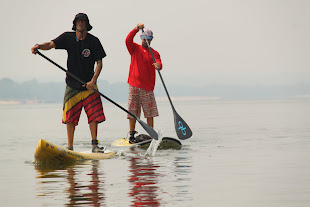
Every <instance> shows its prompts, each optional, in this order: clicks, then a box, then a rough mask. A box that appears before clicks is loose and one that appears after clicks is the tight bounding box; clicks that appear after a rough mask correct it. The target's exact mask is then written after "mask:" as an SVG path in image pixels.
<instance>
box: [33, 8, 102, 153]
mask: <svg viewBox="0 0 310 207" xmlns="http://www.w3.org/2000/svg"><path fill="white" fill-rule="evenodd" d="M91 29H92V26H91V25H90V23H89V19H88V17H87V15H86V14H83V13H79V14H77V15H76V16H75V18H74V20H73V27H72V30H74V31H75V32H65V33H63V34H61V35H60V36H59V37H57V38H56V39H54V40H52V41H50V42H46V43H43V44H36V45H35V46H34V47H32V48H31V51H32V53H33V54H36V52H35V51H36V50H38V49H41V50H50V49H52V48H55V49H64V50H66V51H67V53H68V60H67V67H68V71H70V72H71V73H73V74H74V75H75V76H77V77H78V78H80V79H81V80H83V81H84V82H86V83H87V84H86V85H82V84H81V83H80V82H78V81H76V80H75V79H74V78H72V77H71V76H68V75H67V77H66V84H67V86H66V91H65V96H64V105H63V118H62V122H63V123H65V124H67V134H68V147H67V148H68V149H70V150H73V138H74V131H75V126H76V125H78V122H79V118H80V114H81V111H82V108H83V107H84V110H85V112H86V114H87V117H88V123H89V128H90V132H91V137H92V145H93V149H92V151H93V152H103V148H102V147H98V140H97V128H98V123H101V122H103V121H105V116H104V113H103V108H102V102H101V98H100V96H99V94H98V93H96V92H95V91H94V90H93V89H97V90H98V87H97V84H96V82H97V79H98V77H99V74H100V72H101V69H102V58H104V57H105V56H106V54H105V51H104V49H103V47H102V45H101V43H100V41H99V39H98V38H97V37H95V36H93V35H92V34H90V33H88V31H89V30H91ZM95 63H96V68H95V71H94V65H95Z"/></svg>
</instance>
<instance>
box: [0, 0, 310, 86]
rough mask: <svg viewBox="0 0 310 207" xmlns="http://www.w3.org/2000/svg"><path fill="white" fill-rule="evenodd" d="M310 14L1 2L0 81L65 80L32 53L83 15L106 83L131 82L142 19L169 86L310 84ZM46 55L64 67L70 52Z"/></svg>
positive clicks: (287, 4)
mask: <svg viewBox="0 0 310 207" xmlns="http://www.w3.org/2000/svg"><path fill="white" fill-rule="evenodd" d="M309 9H310V1H308V0H187V1H184V0H156V1H147V0H126V1H125V0H124V1H116V0H115V1H111V0H98V1H97V0H89V1H85V0H83V1H80V0H74V1H67V0H66V1H64V0H59V1H58V0H53V1H49V0H45V1H42V0H27V1H22V0H20V1H16V0H11V1H5V3H4V1H2V4H1V7H0V17H1V20H2V24H1V40H0V41H1V42H0V45H1V51H0V57H1V69H0V79H1V78H11V79H13V80H16V81H27V80H31V79H33V78H36V79H37V80H38V81H40V82H46V81H64V77H65V74H64V72H62V71H61V70H59V69H58V68H56V67H55V66H53V65H52V64H50V63H49V62H47V61H46V60H45V59H43V58H42V57H40V56H38V55H36V56H35V55H32V54H31V52H30V48H31V47H32V46H33V45H34V44H35V43H43V42H46V41H50V40H52V39H54V38H56V37H57V36H59V35H60V34H61V33H63V32H65V31H71V28H72V21H73V19H74V16H75V15H76V14H77V13H79V12H84V13H86V14H87V15H88V17H89V18H90V23H91V25H92V26H93V29H92V30H91V31H90V33H92V34H93V35H95V36H97V37H98V38H99V39H100V41H101V43H102V45H103V47H104V49H105V51H106V53H107V57H106V58H104V60H103V70H102V73H101V75H100V79H104V80H108V81H110V82H118V81H124V82H126V81H127V76H128V69H129V63H130V56H129V54H128V52H127V49H126V46H125V38H126V36H127V34H128V33H129V32H130V31H131V30H132V29H133V28H134V27H135V26H136V24H137V23H139V22H141V23H144V24H145V26H146V27H147V28H150V29H152V30H153V32H154V36H155V38H154V40H153V42H152V46H153V47H154V49H156V50H157V51H159V53H160V54H161V57H162V62H163V65H164V69H163V71H162V75H163V77H164V79H165V82H166V83H168V84H172V83H177V84H184V85H205V84H300V83H310V12H309ZM135 41H136V42H138V43H140V42H141V41H140V39H139V37H138V35H137V36H136V38H135ZM44 54H45V55H46V56H48V57H50V58H51V59H52V60H54V61H56V62H57V63H59V64H60V65H62V66H64V67H65V66H66V58H67V56H66V52H65V51H61V50H54V49H52V50H50V51H44ZM158 80H159V78H158Z"/></svg>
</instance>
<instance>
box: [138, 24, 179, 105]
mask: <svg viewBox="0 0 310 207" xmlns="http://www.w3.org/2000/svg"><path fill="white" fill-rule="evenodd" d="M142 33H143V35H144V37H145V33H144V30H143V29H142ZM145 41H146V43H147V46H148V48H149V50H150V53H151V55H152V58H153V62H154V63H156V60H155V57H154V54H153V51H152V49H151V47H150V44H149V41H147V39H146V37H145ZM156 70H157V72H158V74H159V77H160V79H161V82H162V83H163V86H164V89H165V91H166V94H167V96H168V99H169V102H170V104H171V107H172V109H173V111H175V108H174V106H173V104H172V101H171V98H170V96H169V93H168V90H167V87H166V84H165V82H164V79H163V77H162V75H161V73H160V70H159V69H156Z"/></svg>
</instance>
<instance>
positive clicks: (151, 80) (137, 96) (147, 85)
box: [126, 24, 162, 143]
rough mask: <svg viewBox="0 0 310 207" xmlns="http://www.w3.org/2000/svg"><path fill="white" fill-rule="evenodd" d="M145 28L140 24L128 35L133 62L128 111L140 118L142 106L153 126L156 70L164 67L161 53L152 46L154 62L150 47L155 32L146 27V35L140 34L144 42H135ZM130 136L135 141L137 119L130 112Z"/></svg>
mask: <svg viewBox="0 0 310 207" xmlns="http://www.w3.org/2000/svg"><path fill="white" fill-rule="evenodd" d="M143 28H144V24H138V25H137V26H136V27H135V28H134V29H133V30H132V31H131V32H130V33H129V34H128V36H127V38H126V46H127V49H128V52H129V54H130V55H131V63H130V69H129V76H128V84H129V98H128V111H130V112H131V113H133V114H134V115H136V116H137V117H139V118H140V115H141V107H142V108H143V113H144V116H145V118H146V119H147V124H148V125H149V126H151V127H153V126H154V117H156V116H158V110H157V105H156V101H155V96H154V93H153V90H154V87H155V77H156V73H155V70H156V69H158V70H161V69H162V63H161V59H160V55H159V53H158V52H157V51H156V50H154V49H153V48H152V52H153V54H154V57H155V60H156V63H154V62H153V59H152V55H151V53H150V51H149V49H148V45H147V42H146V41H148V43H149V44H151V42H152V40H153V32H152V31H151V30H149V29H145V30H144V32H145V35H146V38H147V40H146V39H145V36H144V35H143V34H141V35H140V37H141V40H142V44H141V45H139V44H136V43H134V42H133V38H134V37H135V35H136V34H137V33H138V32H139V30H140V29H143ZM127 118H128V119H129V128H130V132H129V134H130V138H129V141H130V142H131V143H134V142H135V137H134V135H135V133H136V131H135V127H136V119H134V118H133V117H132V116H130V115H129V114H128V116H127Z"/></svg>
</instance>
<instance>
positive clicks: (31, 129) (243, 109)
mask: <svg viewBox="0 0 310 207" xmlns="http://www.w3.org/2000/svg"><path fill="white" fill-rule="evenodd" d="M122 105H123V106H124V107H126V103H123V104H122ZM158 105H159V112H160V114H161V116H160V117H158V118H155V129H156V130H159V129H160V130H162V133H163V136H171V137H176V135H175V132H174V123H173V114H172V111H171V108H170V106H169V104H168V103H167V102H159V103H158ZM175 107H176V109H177V111H178V113H179V114H180V115H181V116H182V118H183V119H184V120H185V121H186V122H187V123H188V124H189V126H191V129H192V131H193V133H194V135H193V137H192V138H190V139H189V140H185V141H182V143H183V148H182V149H181V150H157V151H156V153H155V155H154V156H146V157H145V156H144V154H145V150H129V149H126V148H124V149H116V148H112V147H111V143H112V142H113V141H114V140H115V139H118V138H121V137H124V136H126V132H127V131H128V123H127V122H128V121H127V119H126V114H125V113H124V112H123V111H121V110H119V109H117V108H116V107H114V106H113V105H111V104H109V103H107V102H104V108H105V114H106V116H107V121H106V122H105V123H102V124H101V125H100V126H99V136H98V137H99V140H100V141H101V143H100V144H103V145H106V146H108V147H109V148H110V149H112V150H114V151H115V152H117V153H118V154H119V155H118V156H116V157H114V158H112V159H109V160H100V161H84V162H79V163H76V164H74V165H69V166H68V165H67V166H65V165H61V166H59V165H55V166H39V165H34V164H33V163H32V161H33V153H34V149H35V146H36V145H37V143H38V141H39V139H41V138H43V139H46V140H48V141H50V142H52V143H54V144H57V145H61V146H66V128H65V126H64V125H62V124H61V113H62V112H61V108H62V106H61V104H40V105H0V114H1V117H0V127H1V128H0V135H1V142H0V143H1V156H0V163H1V171H0V179H1V185H0V206H139V205H140V206H178V207H179V206H221V207H222V206H238V207H240V206H279V207H280V206H281V207H286V206H294V207H296V206H298V207H299V206H300V207H301V206H309V205H310V197H309V195H310V176H309V175H310V162H309V158H310V150H309V149H310V139H309V137H310V118H309V117H310V100H306V99H299V100H298V99H296V100H281V101H235V102H233V101H230V102H228V101H194V102H191V101H186V102H182V101H175ZM137 130H138V131H139V132H143V129H142V128H141V127H140V126H138V128H137ZM89 134H90V133H89V129H88V125H87V124H86V117H85V114H84V112H83V113H82V117H81V120H80V124H79V126H78V127H77V130H76V136H75V150H78V151H85V150H90V135H89Z"/></svg>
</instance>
